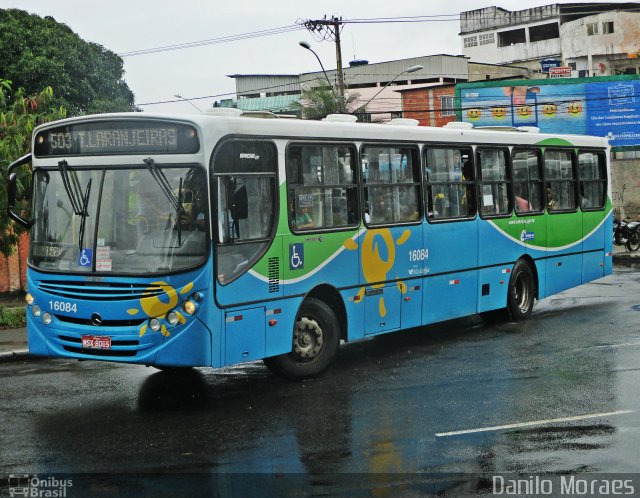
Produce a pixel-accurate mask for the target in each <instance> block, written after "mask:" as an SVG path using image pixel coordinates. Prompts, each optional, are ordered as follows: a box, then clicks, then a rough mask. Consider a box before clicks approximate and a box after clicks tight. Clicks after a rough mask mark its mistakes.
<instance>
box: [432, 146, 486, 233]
mask: <svg viewBox="0 0 640 498" xmlns="http://www.w3.org/2000/svg"><path fill="white" fill-rule="evenodd" d="M431 149H458V150H467V151H468V152H469V160H470V161H471V171H472V172H473V180H471V181H469V180H466V181H464V182H462V181H461V182H432V181H430V180H429V178H428V175H427V174H426V171H425V168H426V167H427V158H426V155H427V154H428V152H429V150H431ZM420 160H421V162H422V168H421V169H422V173H421V174H422V189H423V193H422V198H423V203H424V213H425V219H426V220H427V223H434V224H437V223H451V222H459V221H472V220H475V219H476V218H477V217H478V202H477V199H474V200H473V202H472V203H471V204H472V206H473V210H474V212H473V215H472V216H456V217H447V218H435V217H432V216H429V207H431V206H430V199H431V187H432V186H433V185H470V186H471V192H472V194H473V196H474V197H476V196H477V192H476V190H477V181H476V180H477V176H478V175H477V171H476V164H475V152H474V148H473V145H471V144H469V143H462V142H446V143H443V142H437V143H426V144H423V147H422V151H421V155H420Z"/></svg>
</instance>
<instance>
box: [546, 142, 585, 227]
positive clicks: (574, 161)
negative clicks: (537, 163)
mask: <svg viewBox="0 0 640 498" xmlns="http://www.w3.org/2000/svg"><path fill="white" fill-rule="evenodd" d="M549 152H568V153H569V154H570V156H571V171H572V178H571V180H562V179H560V180H558V179H554V180H550V179H549V178H548V175H547V154H548V153H549ZM542 163H543V175H544V176H543V181H544V192H543V194H545V195H546V192H547V188H549V187H550V185H551V183H556V184H557V183H562V182H567V181H571V183H572V184H573V199H574V205H575V207H574V208H571V209H551V208H550V206H549V202H548V201H547V199H546V198H544V202H545V210H546V212H547V213H548V214H563V213H577V212H578V209H579V208H580V202H579V192H578V155H577V154H576V149H575V148H573V147H571V148H562V147H547V148H545V149H544V151H543V154H542Z"/></svg>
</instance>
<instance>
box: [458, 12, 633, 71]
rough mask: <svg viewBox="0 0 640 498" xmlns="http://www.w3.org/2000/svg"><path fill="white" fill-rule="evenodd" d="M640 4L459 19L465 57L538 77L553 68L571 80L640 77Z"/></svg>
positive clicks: (469, 15) (473, 15) (478, 14)
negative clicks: (562, 70)
mask: <svg viewBox="0 0 640 498" xmlns="http://www.w3.org/2000/svg"><path fill="white" fill-rule="evenodd" d="M639 32H640V3H570V4H550V5H545V6H542V7H535V8H531V9H524V10H519V11H509V10H506V9H502V8H499V7H487V8H483V9H478V10H471V11H466V12H462V13H461V14H460V39H461V42H462V50H463V54H464V55H465V56H467V57H469V58H470V60H471V61H481V62H488V63H493V64H501V65H502V64H517V65H520V66H526V67H528V68H529V69H530V70H531V71H532V73H533V77H539V78H547V77H548V75H549V68H550V67H556V66H560V67H564V68H567V71H569V73H568V76H571V77H589V76H610V75H616V74H640V58H638V57H639V55H640V37H639V36H638V33H639Z"/></svg>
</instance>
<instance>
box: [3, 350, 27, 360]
mask: <svg viewBox="0 0 640 498" xmlns="http://www.w3.org/2000/svg"><path fill="white" fill-rule="evenodd" d="M31 358H32V356H31V355H30V354H29V350H28V349H17V350H15V351H10V352H8V353H0V363H9V362H12V361H20V360H29V359H31Z"/></svg>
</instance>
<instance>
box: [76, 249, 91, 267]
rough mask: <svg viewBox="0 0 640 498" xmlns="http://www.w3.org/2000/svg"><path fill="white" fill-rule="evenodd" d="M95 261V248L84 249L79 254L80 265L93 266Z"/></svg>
mask: <svg viewBox="0 0 640 498" xmlns="http://www.w3.org/2000/svg"><path fill="white" fill-rule="evenodd" d="M92 262H93V249H83V250H82V251H80V254H79V255H78V266H91V263H92Z"/></svg>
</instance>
